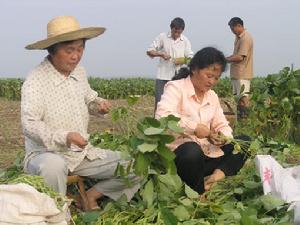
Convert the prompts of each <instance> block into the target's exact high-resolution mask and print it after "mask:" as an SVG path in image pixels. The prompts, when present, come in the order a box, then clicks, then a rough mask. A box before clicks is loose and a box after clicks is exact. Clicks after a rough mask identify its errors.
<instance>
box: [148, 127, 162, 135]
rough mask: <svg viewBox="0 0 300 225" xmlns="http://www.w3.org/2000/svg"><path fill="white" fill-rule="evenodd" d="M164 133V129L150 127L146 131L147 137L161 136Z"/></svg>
mask: <svg viewBox="0 0 300 225" xmlns="http://www.w3.org/2000/svg"><path fill="white" fill-rule="evenodd" d="M163 131H164V129H162V128H156V127H149V128H146V129H145V130H144V134H145V135H156V134H161V133H162V132H163Z"/></svg>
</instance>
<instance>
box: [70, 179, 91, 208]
mask: <svg viewBox="0 0 300 225" xmlns="http://www.w3.org/2000/svg"><path fill="white" fill-rule="evenodd" d="M70 184H75V185H76V187H77V189H78V192H79V196H78V195H72V194H69V193H67V197H68V198H71V199H73V200H75V201H76V202H78V203H80V204H81V205H82V206H83V210H84V211H89V209H90V207H89V202H88V199H87V195H86V192H85V188H84V178H83V177H81V176H78V175H71V176H68V177H67V185H70Z"/></svg>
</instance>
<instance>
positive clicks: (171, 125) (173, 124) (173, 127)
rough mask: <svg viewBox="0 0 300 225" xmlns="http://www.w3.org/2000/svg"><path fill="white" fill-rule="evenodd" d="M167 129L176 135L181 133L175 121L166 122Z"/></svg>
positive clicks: (181, 130)
mask: <svg viewBox="0 0 300 225" xmlns="http://www.w3.org/2000/svg"><path fill="white" fill-rule="evenodd" d="M168 128H169V129H170V130H172V131H174V132H176V133H183V129H182V128H181V127H179V126H178V122H177V121H173V120H172V121H168Z"/></svg>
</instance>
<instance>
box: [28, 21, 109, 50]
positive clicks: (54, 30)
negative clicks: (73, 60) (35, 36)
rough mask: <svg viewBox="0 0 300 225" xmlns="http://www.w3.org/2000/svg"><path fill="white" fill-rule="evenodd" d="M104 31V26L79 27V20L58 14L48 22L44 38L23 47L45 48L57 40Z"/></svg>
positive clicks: (82, 36)
mask: <svg viewBox="0 0 300 225" xmlns="http://www.w3.org/2000/svg"><path fill="white" fill-rule="evenodd" d="M104 31H105V28H104V27H87V28H80V25H79V22H78V21H77V20H76V19H75V18H74V17H73V16H59V17H56V18H54V19H52V20H51V21H50V22H49V23H48V25H47V38H46V39H44V40H41V41H38V42H35V43H33V44H30V45H27V46H26V47H25V48H26V49H46V48H48V47H50V46H51V45H54V44H57V43H59V42H64V41H72V40H78V39H83V38H84V39H91V38H94V37H97V36H99V35H100V34H102V33H103V32H104Z"/></svg>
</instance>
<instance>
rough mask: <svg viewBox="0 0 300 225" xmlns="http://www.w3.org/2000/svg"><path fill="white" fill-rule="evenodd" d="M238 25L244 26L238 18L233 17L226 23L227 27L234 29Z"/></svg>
mask: <svg viewBox="0 0 300 225" xmlns="http://www.w3.org/2000/svg"><path fill="white" fill-rule="evenodd" d="M238 24H240V25H242V26H244V22H243V20H242V19H241V18H240V17H233V18H231V19H230V20H229V22H228V25H229V26H231V27H234V26H236V25H238Z"/></svg>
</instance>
